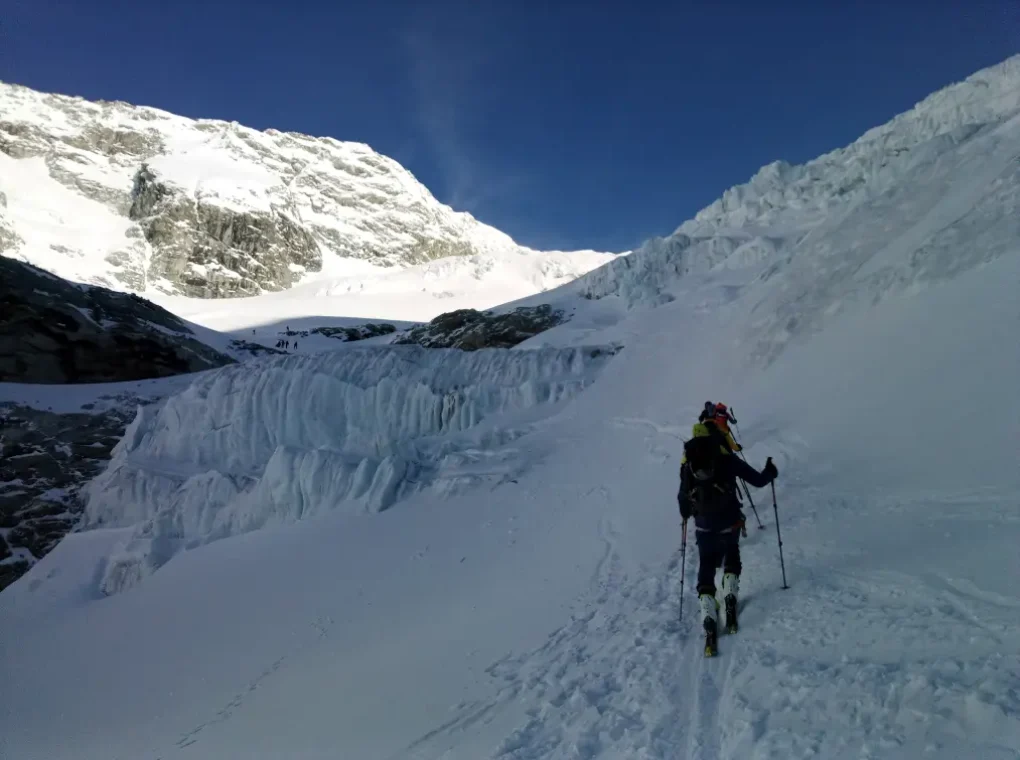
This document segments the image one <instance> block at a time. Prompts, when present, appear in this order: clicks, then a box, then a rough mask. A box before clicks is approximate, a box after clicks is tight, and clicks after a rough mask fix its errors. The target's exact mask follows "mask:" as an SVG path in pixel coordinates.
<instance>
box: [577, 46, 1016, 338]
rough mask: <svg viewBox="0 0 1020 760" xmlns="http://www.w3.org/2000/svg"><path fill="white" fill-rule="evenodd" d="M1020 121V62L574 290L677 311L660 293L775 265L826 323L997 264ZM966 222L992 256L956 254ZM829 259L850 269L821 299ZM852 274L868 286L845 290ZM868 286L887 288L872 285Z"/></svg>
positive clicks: (956, 88)
mask: <svg viewBox="0 0 1020 760" xmlns="http://www.w3.org/2000/svg"><path fill="white" fill-rule="evenodd" d="M1018 119H1020V56H1014V57H1012V58H1009V59H1007V60H1006V61H1004V62H1003V63H1001V64H998V65H996V66H992V67H990V68H987V69H984V70H983V71H980V72H978V73H976V74H974V75H973V76H970V77H968V78H967V79H966V80H964V81H963V82H960V83H958V84H954V85H952V86H949V87H946V88H945V89H942V90H940V91H938V92H936V93H934V94H933V95H931V96H930V97H928V98H925V99H924V100H923V101H921V102H920V103H918V104H917V105H916V106H915V107H914V108H912V109H910V110H909V111H906V112H905V113H902V114H900V115H899V116H897V117H895V118H894V119H892V120H890V121H889V122H888V123H886V124H883V125H881V126H878V127H875V128H873V129H870V130H868V132H866V133H865V134H864V135H862V136H861V138H860V139H858V140H856V141H855V142H853V143H851V144H850V145H847V146H846V147H843V148H839V149H837V150H833V151H831V152H829V153H826V154H824V155H822V156H819V157H818V158H816V159H814V160H812V161H808V162H807V163H805V164H802V165H798V166H795V165H791V164H789V163H788V162H786V161H774V162H772V163H770V164H768V165H766V166H764V167H762V168H761V169H760V170H759V171H758V172H757V173H756V174H755V175H754V176H753V177H752V178H751V179H750V180H749V181H748V182H746V183H744V184H742V185H737V186H735V187H732V188H730V189H728V190H727V191H726V192H725V193H723V195H722V197H721V198H719V199H718V200H716V201H715V202H714V203H712V204H710V205H709V206H707V207H706V208H704V209H702V210H701V211H700V212H699V213H698V214H697V215H696V216H695V217H694V218H693V219H690V220H688V221H686V222H684V223H683V224H681V225H680V226H679V227H678V228H677V229H676V231H675V232H674V233H673V234H672V235H669V236H667V237H665V238H655V239H653V240H650V241H649V242H647V243H646V244H645V245H643V246H642V247H641V248H640V249H638V250H637V251H635V252H634V253H632V254H630V255H629V256H627V257H626V258H625V259H621V260H619V261H612V262H610V263H609V264H608V265H607V266H605V267H602V268H600V269H598V270H596V271H593V272H590V273H588V274H587V275H585V276H584V277H583V278H581V282H579V283H578V286H577V287H579V288H580V289H581V290H582V292H583V293H584V294H585V295H586V296H587V297H589V298H602V297H605V296H611V295H616V296H620V297H621V298H622V299H623V300H624V302H625V303H626V304H627V305H628V306H634V305H638V304H659V303H662V302H663V301H664V300H669V299H670V298H671V297H672V296H670V294H669V293H668V288H666V287H664V283H667V282H669V281H670V280H671V279H673V278H675V277H677V276H686V275H688V274H691V273H695V272H707V271H709V270H712V269H717V268H718V269H740V268H744V267H747V266H753V265H759V264H761V263H762V262H773V263H774V267H773V268H772V269H770V270H769V271H768V273H767V274H766V276H769V277H771V276H774V275H776V274H777V273H779V272H782V273H783V274H784V276H785V277H786V278H787V279H788V280H790V285H789V287H790V289H791V290H790V291H789V292H786V293H784V294H783V295H782V298H783V299H786V301H787V302H790V303H794V302H797V303H796V309H797V310H798V311H799V313H800V315H801V316H800V319H801V320H804V319H806V318H808V317H809V316H817V314H813V313H812V312H810V311H809V312H807V313H805V310H804V308H803V306H804V304H803V303H802V302H798V299H808V300H811V301H813V302H817V304H818V306H819V308H820V309H821V312H820V313H824V310H825V309H828V308H830V307H831V308H838V304H840V303H842V302H843V301H844V300H846V299H851V298H854V297H857V295H858V294H857V290H858V288H859V287H860V286H861V285H862V284H863V285H864V286H865V289H868V288H871V289H870V290H869V293H870V297H878V293H877V292H876V289H877V290H878V291H881V290H883V289H888V288H890V287H895V286H901V285H903V284H905V283H910V282H913V281H915V280H916V279H917V278H918V277H923V278H934V277H938V276H940V273H945V272H948V271H957V270H958V269H959V268H960V267H961V266H968V265H970V264H972V263H974V257H979V256H982V255H985V254H988V255H990V256H998V255H1001V253H1002V252H1003V250H1004V247H1003V245H1004V244H1005V243H1008V241H1010V240H1012V239H1015V237H1016V234H1017V233H1016V219H1017V215H1016V212H1015V208H1016V205H1015V204H1016V200H1015V198H1016V196H1017V194H1018V193H1020V175H1018V166H1020V163H1018V161H1020V145H1018V134H1020V122H1018ZM967 214H970V217H971V218H970V220H969V222H968V224H970V225H975V224H977V223H978V220H983V222H982V224H984V231H983V232H982V235H984V236H986V237H988V238H989V239H991V238H994V239H995V240H996V241H997V242H996V244H995V245H989V246H983V247H979V248H971V249H967V250H966V251H964V252H961V251H960V250H959V249H958V248H957V246H956V243H955V240H956V239H957V237H958V232H956V231H955V230H954V225H955V224H957V223H958V222H962V221H964V217H965V216H966V215H967ZM883 220H884V221H883ZM908 222H909V223H908ZM851 230H852V232H851ZM896 230H898V231H896ZM837 241H838V242H837ZM833 253H839V254H840V255H841V256H842V257H843V260H844V266H845V269H844V270H841V271H840V272H838V273H836V274H835V276H834V277H833V278H832V280H831V282H830V283H829V284H830V285H831V287H832V289H833V290H832V291H831V292H826V293H825V295H824V297H819V295H818V293H819V282H818V280H817V279H816V275H817V270H818V267H819V261H818V259H819V257H824V256H827V255H830V254H833ZM922 254H925V255H922ZM964 254H966V255H964ZM904 268H906V270H910V271H905V270H904ZM855 270H856V271H858V275H859V278H860V279H859V278H858V277H848V276H847V273H848V272H853V271H855ZM865 275H867V276H868V277H874V276H878V277H880V278H882V279H883V284H882V285H881V286H880V287H879V286H876V287H872V286H871V285H869V284H867V283H863V282H862V281H863V278H864V276H865ZM837 292H838V293H839V294H838V295H837ZM776 305H777V306H778V307H779V308H780V312H783V311H786V310H787V308H786V306H784V305H783V304H776ZM766 321H767V320H766ZM768 330H769V331H770V332H771V333H772V337H769V338H767V341H771V340H772V338H773V337H775V336H779V335H781V334H782V332H783V331H782V330H781V329H779V328H777V327H776V326H775V325H770V327H769V328H768Z"/></svg>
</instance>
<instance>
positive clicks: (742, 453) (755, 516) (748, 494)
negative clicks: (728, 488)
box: [730, 407, 765, 530]
mask: <svg viewBox="0 0 1020 760" xmlns="http://www.w3.org/2000/svg"><path fill="white" fill-rule="evenodd" d="M730 411H731V412H733V408H732V407H730ZM736 416H737V415H736V412H733V427H734V429H735V430H736V431H737V435H738V436H740V426H739V425H737V419H736ZM740 437H741V438H742V437H743V436H740ZM737 443H738V444H739V441H738V442H737ZM737 453H738V454H740V458H741V459H743V460H744V461H745V462H747V457H745V456H744V452H743V451H738V452H737ZM740 482H741V483H742V484H743V486H744V493H745V494H747V502H748V503H749V504H750V505H751V511H752V512H754V519H755V520H757V521H758V530H765V526H764V525H762V524H761V518H760V517H758V510H757V508H756V507H755V506H754V499H752V498H751V490H750V489H749V488H748V487H747V483H744V481H740Z"/></svg>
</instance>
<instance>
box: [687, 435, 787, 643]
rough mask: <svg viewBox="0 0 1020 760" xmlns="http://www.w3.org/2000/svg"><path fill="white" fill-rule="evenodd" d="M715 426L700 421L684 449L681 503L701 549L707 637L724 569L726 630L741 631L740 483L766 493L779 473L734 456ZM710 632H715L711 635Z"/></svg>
mask: <svg viewBox="0 0 1020 760" xmlns="http://www.w3.org/2000/svg"><path fill="white" fill-rule="evenodd" d="M717 424H718V423H716V424H713V421H709V420H706V421H703V422H698V423H696V424H695V425H694V427H693V429H692V435H693V437H692V438H691V439H690V440H689V441H687V442H686V443H685V444H684V457H683V463H682V464H681V466H680V491H679V493H678V494H677V501H678V503H679V505H680V516H681V518H683V520H684V523H685V525H686V522H687V520H688V519H690V518H691V517H693V518H694V527H695V536H696V541H697V544H698V558H699V568H698V586H697V589H698V600H699V603H700V605H701V610H702V617H703V622H704V625H705V630H706V633H709V632H710V633H711V634H712V635H714V634H715V632H716V630H717V627H718V620H717V617H718V607H719V604H718V602H717V601H716V596H715V593H716V586H715V572H716V570H718V569H719V567H720V566H722V569H723V581H722V592H723V603H724V605H725V611H726V629H727V630H730V631H735V630H736V627H737V593H738V591H739V585H740V527H741V524H742V523H743V512H742V511H741V509H740V501H739V497H738V495H737V478H740V479H741V480H743V481H744V482H745V483H749V484H750V485H752V486H754V487H755V488H763V487H765V486H767V485H768V484H769V483H771V482H772V481H773V480H775V479H776V476H777V475H778V474H779V473H778V471H777V469H776V466H775V465H774V464H773V463H772V458H771V457H769V459H768V461H766V462H765V468H764V469H763V470H762V471H761V472H758V471H757V470H755V469H754V468H753V467H751V466H750V465H749V464H747V463H746V462H745V461H743V460H742V459H740V458H739V457H735V456H733V455H732V454H731V453H730V452H731V449H730V448H729V444H728V442H727V441H726V440H725V437H724V436H722V435H721V430H719V428H718V427H717ZM710 627H711V630H710Z"/></svg>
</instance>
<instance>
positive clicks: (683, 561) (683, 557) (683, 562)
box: [680, 520, 687, 622]
mask: <svg viewBox="0 0 1020 760" xmlns="http://www.w3.org/2000/svg"><path fill="white" fill-rule="evenodd" d="M686 572H687V521H686V520H684V537H683V541H682V542H681V544H680V621H681V622H683V619H684V574H685V573H686Z"/></svg>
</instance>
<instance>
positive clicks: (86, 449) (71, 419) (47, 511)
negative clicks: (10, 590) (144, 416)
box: [0, 399, 135, 591]
mask: <svg viewBox="0 0 1020 760" xmlns="http://www.w3.org/2000/svg"><path fill="white" fill-rule="evenodd" d="M132 401H134V399H132ZM134 410H135V405H134V403H127V404H122V405H120V406H115V407H113V408H111V409H108V410H106V411H104V412H102V413H98V414H90V413H87V412H82V413H76V414H57V413H54V412H51V411H45V410H39V409H32V408H29V407H26V406H20V405H16V404H0V591H2V590H3V589H4V588H6V587H7V586H9V585H10V584H11V583H13V582H14V581H16V580H17V579H18V578H20V577H21V576H22V575H24V573H25V572H26V571H27V570H28V568H29V567H31V566H32V565H33V564H34V563H35V562H36V561H37V560H39V559H41V558H42V557H43V556H45V555H46V554H47V553H48V552H49V551H50V550H51V549H52V548H53V547H54V546H56V545H57V543H58V542H59V541H60V539H62V538H63V537H64V536H65V535H66V534H67V533H68V532H69V531H70V530H72V529H73V528H74V526H75V525H76V524H77V523H78V520H79V518H80V517H81V513H82V509H83V503H82V500H81V499H80V498H79V491H80V490H81V488H82V486H83V485H84V484H85V483H87V482H88V481H89V480H91V479H92V478H94V477H95V476H96V475H98V474H99V472H100V470H101V469H102V468H103V467H104V466H105V465H106V462H107V461H108V460H109V458H110V451H111V450H112V449H113V447H114V446H115V445H116V443H117V441H119V440H120V438H121V436H122V435H123V434H124V429H125V428H126V427H127V425H128V423H129V422H130V421H131V419H132V418H133V417H134Z"/></svg>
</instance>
